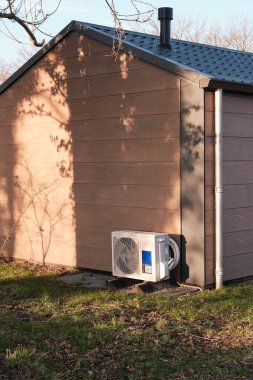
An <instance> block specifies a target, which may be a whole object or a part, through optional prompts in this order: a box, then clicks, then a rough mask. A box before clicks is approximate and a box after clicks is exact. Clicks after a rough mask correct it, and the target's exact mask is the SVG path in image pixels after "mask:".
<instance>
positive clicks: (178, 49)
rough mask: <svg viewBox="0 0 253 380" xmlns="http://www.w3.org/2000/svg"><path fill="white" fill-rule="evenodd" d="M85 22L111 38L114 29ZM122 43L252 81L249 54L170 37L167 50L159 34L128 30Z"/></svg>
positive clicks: (218, 76)
mask: <svg viewBox="0 0 253 380" xmlns="http://www.w3.org/2000/svg"><path fill="white" fill-rule="evenodd" d="M84 25H87V26H89V27H90V28H92V29H95V30H97V31H99V32H102V33H104V34H106V35H108V36H110V37H113V34H114V30H113V28H110V27H104V26H99V25H93V24H87V23H85V24H84ZM124 42H125V43H127V44H130V45H132V46H134V47H135V48H140V49H145V50H146V51H148V52H150V53H152V54H153V55H155V56H157V57H160V58H161V59H164V60H167V61H171V62H174V63H177V64H178V65H183V66H187V67H188V68H189V69H192V70H196V71H198V72H200V73H202V74H204V75H208V76H210V77H212V78H214V79H217V80H226V81H229V82H236V83H243V84H253V54H252V53H248V52H242V51H237V50H232V49H225V48H220V47H216V46H211V45H205V44H199V43H195V42H188V41H180V40H175V39H172V42H171V45H172V51H169V50H166V49H162V48H161V47H160V46H159V36H154V35H150V34H145V33H137V32H133V31H128V30H127V31H125V38H124Z"/></svg>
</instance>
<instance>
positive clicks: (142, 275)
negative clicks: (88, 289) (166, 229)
mask: <svg viewBox="0 0 253 380" xmlns="http://www.w3.org/2000/svg"><path fill="white" fill-rule="evenodd" d="M179 258H180V253H179V248H178V245H177V243H176V242H175V241H174V240H173V239H171V238H170V236H169V235H167V234H163V233H154V232H139V231H115V232H112V268H113V270H112V271H113V275H114V276H117V277H127V278H134V279H137V280H143V281H153V282H156V281H160V280H164V279H168V278H170V272H171V270H172V269H174V268H175V267H176V266H177V264H178V263H179Z"/></svg>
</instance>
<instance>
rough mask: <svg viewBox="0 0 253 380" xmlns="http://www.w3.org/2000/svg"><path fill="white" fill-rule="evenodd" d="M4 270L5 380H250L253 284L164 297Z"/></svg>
mask: <svg viewBox="0 0 253 380" xmlns="http://www.w3.org/2000/svg"><path fill="white" fill-rule="evenodd" d="M58 275H59V274H58V273H57V272H53V271H50V270H42V269H36V268H33V267H31V266H30V267H28V266H25V265H17V264H14V263H9V264H7V263H1V264H0V379H1V380H2V379H15V380H16V379H18V380H21V379H36V380H39V379H55V380H60V379H68V380H70V379H85V380H86V379H99V380H100V379H103V380H106V379H115V380H121V379H155V380H157V379H166V380H167V379H205V380H206V379H222V380H224V379H249V378H250V377H251V376H253V286H252V285H249V284H248V285H239V286H234V287H229V288H226V289H223V290H221V291H211V292H209V291H205V292H203V293H201V294H198V295H192V296H184V297H180V298H173V299H169V300H167V299H163V298H160V297H156V296H140V295H127V294H126V293H124V292H120V291H97V290H85V289H84V288H82V287H76V286H75V287H74V286H68V285H63V284H61V283H59V281H57V279H56V277H57V276H58Z"/></svg>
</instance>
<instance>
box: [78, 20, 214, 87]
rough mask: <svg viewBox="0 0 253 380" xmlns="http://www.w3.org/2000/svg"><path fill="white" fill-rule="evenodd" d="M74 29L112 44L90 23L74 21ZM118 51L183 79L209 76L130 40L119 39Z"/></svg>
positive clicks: (104, 34) (196, 80)
mask: <svg viewBox="0 0 253 380" xmlns="http://www.w3.org/2000/svg"><path fill="white" fill-rule="evenodd" d="M75 30H76V31H79V32H80V33H82V34H84V35H86V36H88V37H91V38H93V39H95V40H97V41H100V42H102V43H105V44H107V45H112V42H113V37H111V36H108V34H106V33H103V32H102V31H98V30H96V29H95V25H94V27H92V24H88V23H87V24H86V23H81V22H76V24H75ZM119 50H120V51H125V52H127V53H129V54H133V55H135V56H136V57H137V58H139V59H142V60H144V61H146V62H148V63H151V64H153V65H155V66H158V67H160V68H161V69H164V70H167V71H170V72H172V73H174V74H176V75H179V76H181V77H183V78H185V79H188V80H191V81H193V82H195V83H197V84H198V83H199V80H201V79H208V78H210V76H208V75H205V74H203V73H202V72H200V71H197V70H195V69H192V68H191V67H188V66H186V65H182V64H179V63H176V62H173V61H172V60H168V59H163V58H161V57H158V56H156V55H155V54H153V53H151V52H149V51H148V50H146V49H143V48H141V47H137V46H135V45H134V44H131V43H130V42H127V41H125V40H122V41H121V46H120V49H119Z"/></svg>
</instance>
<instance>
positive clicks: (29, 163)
mask: <svg viewBox="0 0 253 380" xmlns="http://www.w3.org/2000/svg"><path fill="white" fill-rule="evenodd" d="M110 54H111V48H110V47H108V46H106V45H103V44H100V43H98V42H95V41H92V40H91V39H89V38H86V37H85V38H84V37H82V36H79V35H78V34H77V33H72V34H71V35H70V36H69V37H67V38H66V39H65V40H64V41H63V42H62V43H60V44H59V45H58V46H57V47H56V48H54V49H53V50H52V51H51V52H49V53H48V54H47V55H46V56H45V57H44V58H43V59H42V60H41V61H40V62H38V63H37V64H36V65H34V66H33V68H32V69H31V70H29V71H28V72H27V73H25V74H24V75H23V76H22V78H20V79H19V80H17V81H16V82H15V84H14V85H13V86H11V87H10V88H9V89H8V90H7V91H5V92H4V93H3V94H2V95H1V99H2V101H1V102H0V104H1V113H0V145H1V149H0V183H1V191H0V200H1V199H2V202H1V209H0V217H1V218H0V219H1V224H0V231H1V234H5V233H6V231H7V232H8V231H9V230H10V228H11V227H12V226H13V223H15V221H16V219H17V217H18V216H19V213H20V210H22V208H24V207H26V206H27V205H29V207H28V208H27V210H26V212H25V216H24V217H22V220H21V221H20V223H19V226H18V228H17V229H16V230H15V233H14V235H13V236H12V239H11V244H10V246H9V249H8V253H9V255H11V256H14V257H17V258H24V259H26V260H33V261H40V262H41V261H42V262H43V261H45V262H48V263H54V264H63V265H71V266H83V267H87V268H94V269H102V270H111V231H112V230H119V229H131V230H135V229H136V230H144V231H157V232H159V231H161V232H167V233H171V234H175V235H180V234H181V222H180V221H181V219H180V191H179V189H180V147H179V123H180V109H179V98H180V96H179V78H178V77H176V76H174V75H171V74H169V73H167V72H165V71H163V70H160V69H158V68H155V67H153V66H152V65H149V64H147V63H145V62H142V61H140V60H138V59H135V58H133V57H132V56H130V55H127V54H124V53H120V56H119V60H118V61H116V62H115V59H114V57H113V56H112V55H110ZM31 200H32V202H31V204H29V201H31ZM24 245H25V246H26V248H27V249H26V250H25V251H24V249H23V247H24Z"/></svg>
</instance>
